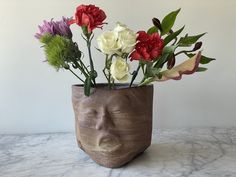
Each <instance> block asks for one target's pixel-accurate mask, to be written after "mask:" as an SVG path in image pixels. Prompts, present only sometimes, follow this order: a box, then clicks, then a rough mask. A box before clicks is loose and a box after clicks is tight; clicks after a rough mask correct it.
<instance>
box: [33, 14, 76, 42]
mask: <svg viewBox="0 0 236 177" xmlns="http://www.w3.org/2000/svg"><path fill="white" fill-rule="evenodd" d="M69 20H71V18H65V17H62V20H61V21H53V19H52V20H51V21H49V22H47V21H46V20H44V21H43V25H42V26H38V27H39V33H36V34H35V37H36V38H37V39H40V38H41V37H42V36H43V35H45V34H48V33H49V34H51V35H60V36H64V37H67V38H70V39H71V38H72V32H71V30H70V25H69V24H68V21H69Z"/></svg>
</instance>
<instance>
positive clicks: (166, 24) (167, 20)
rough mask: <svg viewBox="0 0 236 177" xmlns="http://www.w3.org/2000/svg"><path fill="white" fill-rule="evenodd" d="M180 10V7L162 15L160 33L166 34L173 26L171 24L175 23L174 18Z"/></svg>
mask: <svg viewBox="0 0 236 177" xmlns="http://www.w3.org/2000/svg"><path fill="white" fill-rule="evenodd" d="M180 10H181V9H178V10H176V11H173V12H171V13H169V14H168V15H166V16H165V17H164V19H163V20H162V22H161V27H162V31H161V35H162V36H163V35H165V34H167V33H168V32H169V31H170V30H171V28H172V27H173V25H174V23H175V19H176V17H177V15H178V13H179V12H180Z"/></svg>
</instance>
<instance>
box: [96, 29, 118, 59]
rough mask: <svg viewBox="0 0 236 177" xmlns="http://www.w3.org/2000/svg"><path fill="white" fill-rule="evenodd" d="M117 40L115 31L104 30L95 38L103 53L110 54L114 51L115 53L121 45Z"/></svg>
mask: <svg viewBox="0 0 236 177" xmlns="http://www.w3.org/2000/svg"><path fill="white" fill-rule="evenodd" d="M117 40H118V36H117V33H116V32H114V31H107V32H104V33H103V34H101V35H100V36H98V38H97V42H98V47H99V49H100V50H101V51H102V52H103V53H104V54H108V55H112V54H114V53H117V52H118V50H119V49H120V47H121V46H120V45H119V43H118V42H117Z"/></svg>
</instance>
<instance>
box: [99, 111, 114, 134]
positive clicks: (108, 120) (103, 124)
mask: <svg viewBox="0 0 236 177" xmlns="http://www.w3.org/2000/svg"><path fill="white" fill-rule="evenodd" d="M99 114H100V115H99V116H98V119H97V122H96V126H95V128H96V129H97V130H100V131H101V130H104V131H107V130H108V129H109V128H113V127H115V125H114V122H113V120H112V117H111V116H110V114H109V112H108V110H107V108H105V107H101V108H100V111H99Z"/></svg>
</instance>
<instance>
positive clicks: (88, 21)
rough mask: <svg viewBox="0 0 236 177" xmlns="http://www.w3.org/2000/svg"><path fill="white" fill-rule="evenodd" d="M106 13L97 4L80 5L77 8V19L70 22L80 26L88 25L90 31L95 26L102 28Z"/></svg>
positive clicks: (89, 31)
mask: <svg viewBox="0 0 236 177" xmlns="http://www.w3.org/2000/svg"><path fill="white" fill-rule="evenodd" d="M105 19H106V14H105V12H104V11H103V10H101V9H100V8H99V7H96V6H95V5H91V4H90V5H80V6H78V7H77V8H76V13H75V19H74V20H72V21H70V24H73V23H76V24H77V25H79V26H86V27H87V29H88V33H91V32H92V31H93V29H95V28H102V26H103V24H105V23H104V22H103V21H104V20H105Z"/></svg>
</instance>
